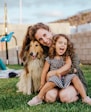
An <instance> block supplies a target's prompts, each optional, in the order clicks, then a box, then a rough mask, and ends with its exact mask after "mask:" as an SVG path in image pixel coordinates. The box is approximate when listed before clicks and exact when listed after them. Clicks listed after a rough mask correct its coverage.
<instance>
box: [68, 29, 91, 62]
mask: <svg viewBox="0 0 91 112" xmlns="http://www.w3.org/2000/svg"><path fill="white" fill-rule="evenodd" d="M70 39H71V41H72V42H73V43H74V47H75V49H76V52H77V54H78V57H79V58H80V60H81V63H83V64H91V31H89V32H83V33H76V34H74V35H70Z"/></svg>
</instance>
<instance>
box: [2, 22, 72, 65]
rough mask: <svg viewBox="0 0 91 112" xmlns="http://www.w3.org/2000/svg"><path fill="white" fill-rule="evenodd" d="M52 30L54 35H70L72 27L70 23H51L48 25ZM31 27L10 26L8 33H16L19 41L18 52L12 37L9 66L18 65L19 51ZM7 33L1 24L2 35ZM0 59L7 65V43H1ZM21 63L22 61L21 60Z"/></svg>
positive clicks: (9, 47)
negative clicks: (28, 28)
mask: <svg viewBox="0 0 91 112" xmlns="http://www.w3.org/2000/svg"><path fill="white" fill-rule="evenodd" d="M48 25H49V26H50V28H51V30H52V31H53V32H54V33H65V34H70V25H69V23H51V24H48ZM28 26H29V25H20V24H18V25H16V24H13V25H12V24H8V26H7V29H8V31H7V32H8V33H10V32H12V31H13V32H14V36H15V37H16V39H17V46H18V50H17V47H16V43H15V40H14V38H13V37H12V39H11V41H10V42H8V55H9V58H8V62H9V64H17V62H18V61H17V51H18V53H19V52H20V48H21V45H22V42H23V39H24V36H25V34H26V31H27V27H28ZM4 32H5V28H4V25H3V24H0V35H3V34H4ZM0 58H1V59H3V61H4V62H5V63H7V60H6V44H5V42H3V43H1V42H0ZM19 61H20V60H19Z"/></svg>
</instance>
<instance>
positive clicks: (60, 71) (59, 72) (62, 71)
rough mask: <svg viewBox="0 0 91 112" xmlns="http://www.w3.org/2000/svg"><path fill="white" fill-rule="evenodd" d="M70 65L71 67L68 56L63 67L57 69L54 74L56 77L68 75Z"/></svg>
mask: <svg viewBox="0 0 91 112" xmlns="http://www.w3.org/2000/svg"><path fill="white" fill-rule="evenodd" d="M71 65H72V62H71V58H70V57H69V56H68V57H66V62H65V65H64V66H62V67H61V68H59V69H57V70H56V74H57V75H58V76H60V75H65V74H66V73H68V72H69V71H70V68H71Z"/></svg>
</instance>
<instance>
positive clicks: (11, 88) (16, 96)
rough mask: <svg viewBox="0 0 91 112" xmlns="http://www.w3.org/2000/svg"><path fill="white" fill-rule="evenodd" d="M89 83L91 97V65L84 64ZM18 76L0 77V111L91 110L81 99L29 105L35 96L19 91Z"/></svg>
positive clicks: (72, 111) (49, 111)
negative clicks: (67, 102) (17, 86)
mask: <svg viewBox="0 0 91 112" xmlns="http://www.w3.org/2000/svg"><path fill="white" fill-rule="evenodd" d="M8 67H9V68H14V69H19V68H21V67H20V66H18V65H13V66H12V65H9V66H8ZM82 70H83V72H84V74H85V77H86V80H87V83H88V94H89V96H90V97H91V65H85V66H82ZM17 82H18V78H9V79H0V112H91V106H89V105H87V104H83V103H82V102H81V100H79V101H77V102H75V103H70V104H66V103H61V102H59V101H56V102H55V103H53V104H50V103H43V104H41V105H38V106H34V107H29V106H28V105H27V102H28V101H29V100H30V99H31V98H32V97H33V96H35V94H33V95H30V96H28V95H23V94H22V93H17V92H16V90H17V88H16V83H17Z"/></svg>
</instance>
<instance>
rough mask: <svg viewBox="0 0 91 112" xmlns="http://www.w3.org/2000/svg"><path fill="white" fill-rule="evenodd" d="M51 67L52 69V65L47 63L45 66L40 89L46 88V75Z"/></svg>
mask: <svg viewBox="0 0 91 112" xmlns="http://www.w3.org/2000/svg"><path fill="white" fill-rule="evenodd" d="M49 67H50V64H49V63H48V62H47V61H45V64H44V67H43V70H42V74H41V83H40V84H41V86H40V89H41V88H42V87H43V86H44V84H45V81H46V75H47V73H48V70H49Z"/></svg>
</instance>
